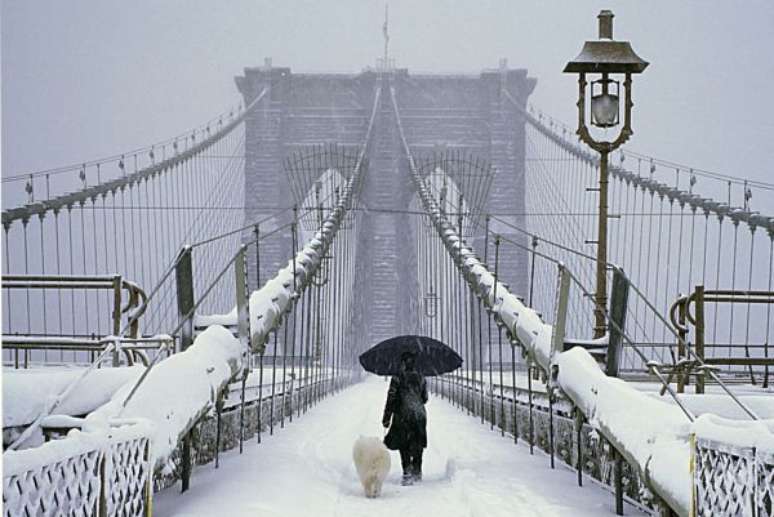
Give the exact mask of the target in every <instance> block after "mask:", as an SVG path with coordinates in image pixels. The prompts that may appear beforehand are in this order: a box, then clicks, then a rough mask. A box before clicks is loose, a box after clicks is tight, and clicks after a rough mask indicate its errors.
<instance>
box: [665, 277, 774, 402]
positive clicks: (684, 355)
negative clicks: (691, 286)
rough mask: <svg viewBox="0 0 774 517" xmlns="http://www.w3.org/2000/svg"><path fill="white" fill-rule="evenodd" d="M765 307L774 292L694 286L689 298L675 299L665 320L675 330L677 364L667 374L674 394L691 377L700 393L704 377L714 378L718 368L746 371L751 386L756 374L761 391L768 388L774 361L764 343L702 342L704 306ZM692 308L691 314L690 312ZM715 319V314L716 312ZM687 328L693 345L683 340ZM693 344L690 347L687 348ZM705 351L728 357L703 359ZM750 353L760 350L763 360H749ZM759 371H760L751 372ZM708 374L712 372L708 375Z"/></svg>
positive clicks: (702, 388)
mask: <svg viewBox="0 0 774 517" xmlns="http://www.w3.org/2000/svg"><path fill="white" fill-rule="evenodd" d="M708 303H715V304H738V303H741V304H746V305H747V306H748V307H749V306H750V305H751V304H767V305H774V291H740V290H729V289H711V290H710V289H705V287H704V286H703V285H697V286H696V287H695V290H694V292H693V293H691V294H690V295H686V296H681V297H679V298H678V299H677V300H676V301H675V302H674V303H673V304H672V307H671V308H670V311H669V316H670V319H671V321H672V325H674V327H675V328H676V329H677V331H678V334H679V336H680V339H679V340H678V362H677V364H676V365H675V369H674V371H673V372H672V373H670V379H671V377H672V376H676V377H677V387H678V392H683V391H684V389H685V384H686V382H687V381H688V379H689V378H690V377H691V376H695V381H696V393H704V387H705V382H706V377H707V376H711V377H713V378H714V376H715V374H714V373H713V371H714V370H718V369H719V367H721V366H743V367H746V369H747V372H748V375H749V379H750V381H751V382H752V384H756V373H759V374H761V375H762V377H763V387H764V388H766V387H768V385H769V368H771V367H774V358H773V357H770V356H769V343H768V342H764V343H763V344H762V345H760V346H755V345H751V344H749V343H742V344H736V345H735V344H734V343H727V344H718V343H707V342H706V326H707V323H706V319H707V318H706V316H707V311H706V307H705V304H708ZM691 308H693V311H691ZM716 315H717V311H716ZM689 325H690V326H692V327H693V329H694V336H693V343H690V342H689V341H688V340H687V337H688V334H689V332H690V328H689ZM691 344H693V347H691ZM707 348H715V349H723V348H727V350H728V354H727V355H725V356H718V355H717V354H713V355H714V356H712V357H706V354H705V351H706V349H707ZM737 348H741V349H742V352H743V354H744V355H743V356H741V357H740V356H739V355H733V354H732V350H734V349H737ZM753 349H760V350H761V351H762V352H763V357H753V356H752V355H751V353H750V351H751V350H753ZM755 367H762V369H759V368H755ZM711 370H712V371H711Z"/></svg>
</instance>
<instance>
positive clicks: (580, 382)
mask: <svg viewBox="0 0 774 517" xmlns="http://www.w3.org/2000/svg"><path fill="white" fill-rule="evenodd" d="M555 364H556V365H557V366H558V377H557V382H558V383H559V385H560V386H561V387H562V390H563V391H564V392H565V393H566V394H567V395H568V396H569V397H570V398H571V399H572V400H573V401H574V402H575V403H576V404H577V405H578V406H579V407H580V409H581V411H582V412H583V414H584V415H586V418H587V419H588V421H589V424H590V425H591V426H592V427H594V428H596V429H600V430H602V432H603V434H604V435H605V436H606V437H607V438H608V439H610V440H611V441H613V442H614V444H615V445H616V448H617V449H618V450H620V451H621V452H623V453H624V454H626V455H627V456H629V458H630V459H632V460H633V461H635V462H636V464H637V465H639V466H640V468H641V469H642V470H643V471H644V472H645V473H646V474H647V476H648V478H649V479H650V481H651V483H652V484H653V485H654V486H655V487H656V488H658V489H659V495H661V496H662V497H664V498H668V499H667V500H668V501H670V503H675V502H677V503H678V505H679V506H678V507H680V508H689V507H690V494H691V475H690V470H689V464H690V454H691V449H690V433H691V427H690V421H689V420H688V418H687V417H686V416H685V414H684V413H683V412H682V411H681V410H680V408H679V407H677V406H676V405H673V404H670V403H667V402H665V401H663V400H660V399H657V398H654V397H651V396H649V395H646V394H644V393H642V392H640V391H639V390H637V389H636V388H634V387H633V386H631V385H629V384H628V383H627V382H625V381H623V380H621V379H616V378H613V377H608V376H607V375H605V374H604V373H603V372H602V371H601V370H600V369H599V366H598V365H597V363H596V361H595V360H594V358H593V357H591V355H590V354H589V353H588V352H587V351H586V350H584V349H582V348H578V347H576V348H572V349H570V350H568V351H567V352H564V353H561V354H557V356H556V359H555ZM673 506H674V505H673Z"/></svg>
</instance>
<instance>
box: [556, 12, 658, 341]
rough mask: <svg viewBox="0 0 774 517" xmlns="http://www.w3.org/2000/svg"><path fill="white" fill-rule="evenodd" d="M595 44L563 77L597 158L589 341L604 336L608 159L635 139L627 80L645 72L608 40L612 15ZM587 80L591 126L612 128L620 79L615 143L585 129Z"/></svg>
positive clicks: (624, 44) (621, 45) (603, 18)
mask: <svg viewBox="0 0 774 517" xmlns="http://www.w3.org/2000/svg"><path fill="white" fill-rule="evenodd" d="M597 18H598V19H599V39H598V40H596V41H587V42H586V43H585V44H584V45H583V49H582V50H581V52H580V54H578V57H576V58H575V59H574V60H573V61H570V62H569V63H567V65H566V66H565V67H564V72H565V73H574V74H578V104H577V106H578V130H577V131H576V133H577V135H578V137H579V138H580V139H581V140H582V141H583V142H584V143H586V144H587V145H588V146H589V147H591V148H592V149H594V150H595V151H597V152H598V153H599V155H600V156H599V221H598V232H597V234H598V235H597V274H596V284H597V285H596V293H595V295H594V302H595V308H594V337H595V338H599V337H602V336H604V335H605V332H606V331H607V324H606V322H605V319H606V318H605V311H606V307H607V278H606V269H607V268H606V265H607V185H608V171H607V165H608V155H609V154H610V153H611V152H612V151H614V150H615V149H617V148H618V147H620V146H621V145H622V144H623V143H624V142H626V141H627V140H629V138H630V137H631V136H632V134H633V133H634V132H633V131H632V126H631V114H632V106H633V104H634V103H633V102H632V95H631V90H632V74H639V73H642V71H643V70H645V68H646V67H647V66H648V62H647V61H643V60H642V59H641V58H640V57H639V56H638V55H637V54H636V53H635V52H634V50H632V47H631V45H630V44H629V42H628V41H615V40H613V13H612V12H611V11H608V10H604V11H601V12H600V13H599V16H597ZM587 74H592V77H593V80H592V81H591V87H590V92H589V94H588V95H589V97H590V109H589V113H590V116H591V125H592V126H595V127H598V128H602V129H608V128H614V127H616V126H618V125H619V124H620V96H621V81H620V78H621V76H623V89H624V115H623V127H622V128H621V131H620V132H619V133H618V136H617V137H616V138H615V140H612V141H603V140H596V139H595V138H594V137H593V136H592V134H591V132H590V131H589V128H588V127H587V125H586V96H587V93H586V90H587V86H588V82H587V80H586V75H587Z"/></svg>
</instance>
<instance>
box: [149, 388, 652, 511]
mask: <svg viewBox="0 0 774 517" xmlns="http://www.w3.org/2000/svg"><path fill="white" fill-rule="evenodd" d="M387 387H388V383H387V382H385V381H384V380H383V379H380V378H375V377H371V378H369V379H368V380H367V381H365V382H363V383H360V384H356V385H354V386H352V387H350V388H348V389H347V390H345V391H344V392H342V393H341V394H339V395H338V396H336V397H332V398H328V399H326V400H324V401H322V402H321V403H320V404H319V405H318V406H316V407H315V408H313V409H311V410H310V412H309V413H307V414H306V415H305V416H303V417H302V418H300V419H299V420H297V421H295V422H293V423H292V424H290V425H288V426H287V427H286V428H285V429H283V430H281V431H279V432H278V433H277V434H275V435H274V436H266V435H264V440H263V443H262V444H261V445H257V444H255V442H251V443H248V444H246V449H245V453H244V454H242V455H239V454H238V452H236V451H229V452H227V453H224V454H223V455H222V456H221V462H220V468H219V469H217V470H216V469H215V468H214V467H213V465H212V464H209V465H206V466H202V467H198V468H197V469H196V470H195V471H194V474H193V478H192V481H191V490H190V491H189V492H187V493H185V494H181V493H180V489H179V485H177V486H175V487H172V488H170V489H168V490H165V491H163V492H161V493H159V494H156V497H155V500H154V515H156V516H160V517H171V516H180V517H182V516H221V517H241V516H248V515H249V516H251V517H255V516H258V515H261V516H274V515H277V516H282V517H295V516H299V517H300V516H309V515H315V516H342V517H343V516H369V517H378V516H381V515H384V516H390V517H410V516H422V517H431V516H444V517H456V516H490V517H497V516H506V515H507V516H511V517H512V516H514V515H524V516H568V515H572V516H597V515H613V514H614V502H613V497H612V495H611V494H610V493H608V492H607V491H605V490H603V489H602V488H600V487H599V486H597V485H595V484H593V483H592V482H590V481H588V482H586V483H585V486H584V487H583V488H580V487H578V486H577V483H576V477H575V473H574V472H571V471H569V470H567V469H565V468H563V467H559V466H558V467H557V468H556V469H555V470H551V469H550V468H549V464H548V459H547V457H546V456H544V455H543V454H541V453H538V452H537V451H536V453H535V455H534V456H530V454H529V448H528V447H527V446H524V445H522V444H519V445H514V444H513V442H512V441H511V440H509V439H506V438H502V437H501V436H500V434H499V433H495V432H491V431H490V430H489V427H488V426H484V425H481V424H480V423H479V421H478V420H477V419H474V418H472V417H469V416H467V415H465V414H463V413H461V412H459V411H458V410H457V409H455V408H454V407H452V406H451V405H449V404H448V403H447V402H446V401H444V400H440V399H435V398H433V397H432V394H431V400H430V402H429V403H428V406H427V412H428V440H429V446H428V448H427V450H426V451H425V460H424V481H423V482H422V483H421V484H417V485H414V486H409V487H403V486H401V485H400V474H401V469H400V458H399V457H398V454H397V453H392V469H391V471H390V475H389V476H388V478H387V480H386V482H385V484H384V488H383V491H382V496H381V497H380V498H378V499H366V498H365V497H364V496H363V490H362V488H361V486H360V483H359V481H358V478H357V474H356V472H355V468H354V465H353V464H352V445H353V443H354V441H355V440H356V439H357V437H358V436H359V435H360V434H364V435H371V436H381V435H383V433H384V430H383V429H382V427H381V424H380V422H381V416H382V415H381V413H382V408H383V405H384V401H385V397H386V393H387ZM625 513H626V514H627V515H642V514H641V513H640V512H639V511H638V510H637V509H635V508H633V507H629V506H627V507H626V508H625Z"/></svg>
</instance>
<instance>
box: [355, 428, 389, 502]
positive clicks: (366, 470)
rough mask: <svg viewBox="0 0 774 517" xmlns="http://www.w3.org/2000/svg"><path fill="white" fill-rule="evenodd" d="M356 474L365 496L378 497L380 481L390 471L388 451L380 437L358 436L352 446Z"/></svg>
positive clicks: (380, 487)
mask: <svg viewBox="0 0 774 517" xmlns="http://www.w3.org/2000/svg"><path fill="white" fill-rule="evenodd" d="M352 459H353V460H354V462H355V468H356V469H357V475H358V477H360V483H362V484H363V489H364V490H365V495H366V497H379V495H380V494H381V493H382V483H384V480H385V478H386V477H387V474H388V473H389V472H390V452H389V451H388V450H387V447H385V446H384V444H383V443H382V440H381V439H380V438H374V437H372V436H362V435H361V436H360V438H358V439H357V441H356V442H355V446H354V447H353V448H352Z"/></svg>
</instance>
